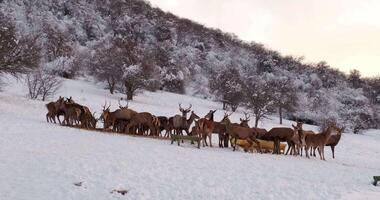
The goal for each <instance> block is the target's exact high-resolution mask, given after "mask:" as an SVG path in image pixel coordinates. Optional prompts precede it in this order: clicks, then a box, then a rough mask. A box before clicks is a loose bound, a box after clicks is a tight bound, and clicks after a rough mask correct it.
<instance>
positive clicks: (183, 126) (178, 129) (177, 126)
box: [172, 104, 192, 135]
mask: <svg viewBox="0 0 380 200" xmlns="http://www.w3.org/2000/svg"><path fill="white" fill-rule="evenodd" d="M191 107H192V105H191V104H190V106H189V108H187V109H183V108H182V107H181V104H179V111H180V112H181V113H182V116H181V115H175V116H174V117H173V120H172V121H173V122H172V123H173V129H174V132H175V134H177V135H183V134H182V130H185V131H186V133H187V134H189V127H190V125H188V124H187V113H189V112H190V111H191V110H190V109H191Z"/></svg>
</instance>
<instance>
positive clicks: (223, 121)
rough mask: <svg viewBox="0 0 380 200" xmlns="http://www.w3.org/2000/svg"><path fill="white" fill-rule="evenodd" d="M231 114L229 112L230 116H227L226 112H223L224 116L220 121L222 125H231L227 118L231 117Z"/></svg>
mask: <svg viewBox="0 0 380 200" xmlns="http://www.w3.org/2000/svg"><path fill="white" fill-rule="evenodd" d="M232 113H233V112H231V113H230V114H228V112H225V113H224V116H223V119H222V121H221V122H222V123H223V124H227V123H231V121H230V119H229V117H230V116H231V115H232Z"/></svg>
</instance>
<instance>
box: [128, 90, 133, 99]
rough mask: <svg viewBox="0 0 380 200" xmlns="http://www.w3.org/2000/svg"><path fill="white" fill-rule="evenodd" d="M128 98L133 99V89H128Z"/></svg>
mask: <svg viewBox="0 0 380 200" xmlns="http://www.w3.org/2000/svg"><path fill="white" fill-rule="evenodd" d="M127 100H133V91H132V90H129V89H127Z"/></svg>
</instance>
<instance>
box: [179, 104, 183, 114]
mask: <svg viewBox="0 0 380 200" xmlns="http://www.w3.org/2000/svg"><path fill="white" fill-rule="evenodd" d="M178 106H179V111H181V112H182V111H183V108H182V107H181V103H178Z"/></svg>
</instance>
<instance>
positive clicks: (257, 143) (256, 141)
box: [251, 138, 262, 153]
mask: <svg viewBox="0 0 380 200" xmlns="http://www.w3.org/2000/svg"><path fill="white" fill-rule="evenodd" d="M253 142H254V143H256V145H257V147H258V148H259V152H260V153H262V151H261V144H260V142H259V141H258V140H257V139H256V138H255V139H254V140H253ZM252 145H253V144H252ZM252 145H251V146H252ZM252 151H253V150H252Z"/></svg>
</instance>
